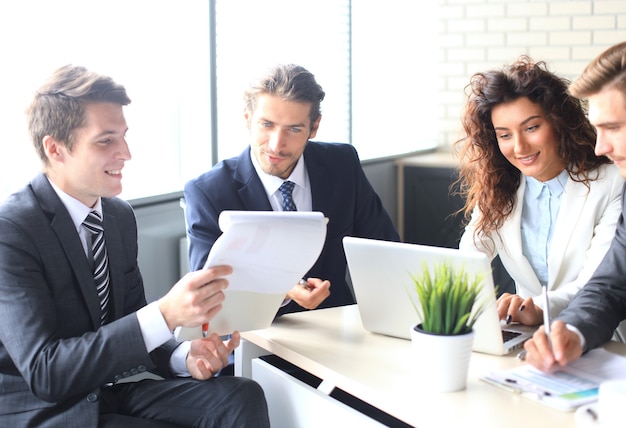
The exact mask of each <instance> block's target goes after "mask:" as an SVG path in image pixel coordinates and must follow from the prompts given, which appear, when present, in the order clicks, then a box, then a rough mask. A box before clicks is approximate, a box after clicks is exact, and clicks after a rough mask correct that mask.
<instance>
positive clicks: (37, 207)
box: [0, 66, 269, 428]
mask: <svg viewBox="0 0 626 428" xmlns="http://www.w3.org/2000/svg"><path fill="white" fill-rule="evenodd" d="M129 103H130V99H129V98H128V96H127V95H126V91H125V89H124V87H123V86H121V85H118V84H117V83H115V82H114V81H113V80H111V79H110V78H108V77H105V76H101V75H98V74H96V73H93V72H90V71H88V70H86V69H84V68H82V67H74V66H65V67H62V68H60V69H59V70H57V71H56V72H55V73H54V74H53V75H52V76H51V78H50V79H49V80H48V81H47V82H46V83H45V84H44V85H43V86H42V87H41V88H40V89H39V90H38V91H37V93H36V94H35V97H34V99H33V101H32V103H31V105H30V107H29V109H28V124H29V130H30V133H31V137H32V141H33V143H34V145H35V148H36V151H37V153H38V155H39V156H40V158H41V160H42V163H43V169H44V173H43V174H40V175H38V176H36V177H35V178H34V179H33V180H32V182H31V183H29V184H28V185H27V186H26V187H24V188H23V189H22V190H20V191H18V192H17V193H15V194H13V195H12V196H10V197H9V198H8V199H7V200H6V201H5V202H4V203H3V204H2V205H1V206H0V426H6V427H9V426H14V427H21V426H33V427H34V426H36V427H81V428H82V427H96V426H111V427H120V426H124V427H125V426H133V427H136V426H146V427H147V426H150V427H159V426H194V427H196V426H198V427H218V426H219V427H222V426H237V427H239V426H254V427H258V426H269V422H268V415H267V405H266V403H265V397H264V394H263V391H262V390H261V388H260V386H259V385H258V384H256V383H255V382H253V381H251V380H249V379H244V378H234V377H232V378H215V377H213V374H214V373H216V372H217V371H219V370H220V369H221V368H222V367H223V366H224V365H225V364H227V362H228V355H229V354H230V353H231V352H232V350H233V349H234V348H235V347H236V346H237V345H238V344H239V340H240V337H239V334H238V333H234V334H233V335H232V339H231V340H230V341H228V342H223V341H222V340H221V339H220V338H219V337H217V336H216V335H214V336H211V337H209V338H206V339H202V340H196V341H193V342H185V343H182V344H179V343H177V342H176V341H175V340H174V339H173V338H172V333H171V332H172V330H173V329H174V328H175V327H177V326H181V325H185V326H195V325H199V324H201V323H203V322H209V321H210V320H211V318H212V317H214V316H215V314H216V313H217V312H218V311H219V310H220V303H221V302H222V301H223V298H224V295H223V293H222V290H223V288H224V287H226V286H227V280H226V279H225V278H224V277H225V276H227V275H228V274H230V273H231V271H232V269H231V268H230V267H229V266H220V267H217V268H215V269H209V270H205V271H199V272H194V273H192V274H189V275H187V276H185V277H184V278H182V279H181V280H180V281H179V282H178V283H176V284H175V285H174V286H173V287H172V289H171V290H170V291H169V292H168V293H167V294H166V295H165V296H164V297H162V298H161V299H159V300H158V301H156V302H153V303H151V304H149V305H146V301H145V296H144V290H143V282H142V278H141V274H140V272H139V267H138V265H137V226H136V222H135V217H134V214H133V211H132V209H131V207H130V206H129V205H128V204H127V203H126V202H124V201H122V200H120V199H117V198H116V197H115V196H116V195H118V194H119V193H120V192H121V189H122V186H121V178H122V169H123V167H124V163H125V161H127V160H129V159H130V157H131V155H130V151H129V149H128V145H127V144H126V139H125V134H126V130H127V126H126V120H125V118H124V114H123V106H125V105H127V104H129ZM83 221H87V222H88V223H86V224H83ZM101 227H103V229H104V232H103V233H102V230H101ZM103 238H104V241H102V239H103ZM92 250H93V252H92ZM144 371H153V372H154V373H157V374H159V375H161V376H162V377H164V378H165V379H164V380H142V381H139V382H119V381H120V380H122V379H123V378H125V377H129V376H131V375H133V374H137V373H141V372H144Z"/></svg>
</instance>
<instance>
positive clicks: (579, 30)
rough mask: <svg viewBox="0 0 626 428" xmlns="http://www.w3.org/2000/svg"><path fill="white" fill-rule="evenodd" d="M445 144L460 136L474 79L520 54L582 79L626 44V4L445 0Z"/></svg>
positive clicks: (614, 0)
mask: <svg viewBox="0 0 626 428" xmlns="http://www.w3.org/2000/svg"><path fill="white" fill-rule="evenodd" d="M438 1H439V7H440V10H439V16H440V17H441V22H440V26H439V47H440V49H439V51H438V55H437V60H438V61H439V62H440V63H439V69H440V70H441V71H440V77H439V82H438V88H439V96H438V100H439V117H440V120H439V123H440V130H439V138H440V144H441V145H442V146H444V147H449V146H450V145H451V144H452V143H454V141H456V140H457V139H458V138H459V136H460V134H459V132H460V117H461V111H462V108H463V104H464V102H465V95H464V87H465V86H466V85H467V84H468V83H469V79H470V77H471V75H472V74H474V73H476V72H479V71H485V70H489V69H492V68H499V67H501V66H502V65H504V64H508V63H511V62H513V61H515V59H517V57H519V55H522V54H527V55H530V56H531V57H532V58H533V59H534V60H536V61H538V60H544V61H546V62H547V63H548V66H549V68H550V70H552V71H554V72H556V73H557V74H559V75H561V76H563V77H566V78H568V79H570V80H572V79H575V78H576V77H577V76H578V75H580V73H581V72H582V70H583V68H584V67H585V65H586V64H587V63H588V62H589V61H590V60H591V59H593V58H594V57H595V56H596V55H598V54H600V53H601V52H602V51H603V50H604V49H606V48H608V47H609V46H611V45H613V44H616V43H618V42H621V41H624V40H626V1H624V0H596V1H593V0H592V1H589V0H587V1H559V0H546V1H535V0H438Z"/></svg>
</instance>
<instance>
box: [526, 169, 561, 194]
mask: <svg viewBox="0 0 626 428" xmlns="http://www.w3.org/2000/svg"><path fill="white" fill-rule="evenodd" d="M568 177H569V172H567V170H566V169H564V170H563V171H561V173H560V174H559V175H557V176H556V177H554V178H553V179H551V180H548V181H544V182H542V181H539V180H537V179H535V178H533V177H528V176H527V177H526V188H527V191H528V192H529V194H530V196H532V197H533V198H538V197H539V195H540V194H541V189H543V187H544V185H545V186H546V187H548V190H549V191H550V195H552V196H556V197H559V196H561V193H563V190H564V189H565V184H566V183H567V179H568Z"/></svg>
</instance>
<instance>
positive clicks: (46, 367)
mask: <svg viewBox="0 0 626 428" xmlns="http://www.w3.org/2000/svg"><path fill="white" fill-rule="evenodd" d="M102 206H103V213H104V230H105V239H106V245H107V249H108V254H109V267H110V276H111V281H110V285H111V296H112V307H111V309H110V310H112V311H113V312H112V314H113V317H112V318H113V319H114V320H115V321H113V322H111V323H109V324H107V325H105V326H103V327H101V326H100V321H99V317H100V315H99V314H100V306H99V299H98V297H97V294H96V288H95V283H94V280H93V276H92V273H91V268H90V266H89V262H88V261H87V257H86V255H85V252H84V250H83V246H82V244H81V242H80V238H79V237H78V234H77V232H76V228H75V227H74V224H73V223H72V220H71V218H70V215H69V213H68V212H67V210H66V208H65V206H64V205H63V204H62V202H61V200H60V199H59V198H58V196H57V195H56V193H55V192H54V190H53V189H52V187H51V186H50V183H49V182H48V180H47V179H46V177H45V176H44V175H43V174H42V175H39V176H37V177H36V178H35V179H34V180H33V181H32V183H31V184H29V185H28V186H26V187H25V188H24V189H22V190H20V191H19V192H17V193H16V194H14V195H12V196H10V197H9V198H8V200H7V201H5V202H4V203H3V204H2V205H1V206H0V426H37V427H43V426H64V427H87V426H96V425H97V420H98V413H99V410H98V407H99V403H98V394H99V391H100V388H101V385H105V384H106V383H109V382H114V381H115V380H117V379H120V378H122V377H127V376H130V375H132V374H135V373H138V372H141V371H144V370H151V369H153V368H155V369H156V368H160V370H156V371H157V372H158V373H159V374H160V375H163V376H170V373H168V371H169V368H168V367H169V356H170V355H171V352H172V351H173V349H174V347H175V342H173V341H172V342H168V343H167V344H166V345H164V346H163V347H161V348H159V349H158V350H155V351H154V352H152V353H151V354H148V353H147V352H146V348H145V344H144V342H143V339H142V335H141V331H140V328H139V322H138V321H137V316H136V315H135V313H134V312H135V311H136V310H137V309H138V308H140V307H142V306H144V305H145V304H146V302H145V297H144V290H143V282H142V279H141V274H140V272H139V268H138V266H137V227H136V222H135V217H134V214H133V212H132V209H131V208H130V206H129V205H128V204H127V203H126V202H123V201H121V200H119V199H103V200H102Z"/></svg>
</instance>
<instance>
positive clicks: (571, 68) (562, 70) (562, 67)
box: [551, 58, 592, 81]
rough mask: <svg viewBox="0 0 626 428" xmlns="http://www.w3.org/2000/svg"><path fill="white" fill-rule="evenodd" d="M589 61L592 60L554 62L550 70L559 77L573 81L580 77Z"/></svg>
mask: <svg viewBox="0 0 626 428" xmlns="http://www.w3.org/2000/svg"><path fill="white" fill-rule="evenodd" d="M591 59H592V58H589V60H586V61H571V60H570V61H554V62H553V63H552V67H551V69H552V70H553V71H554V72H555V73H557V74H558V75H559V76H563V77H565V78H566V79H569V80H570V81H574V80H575V79H576V78H578V76H580V73H582V71H583V70H584V69H585V67H586V66H587V64H589V61H591Z"/></svg>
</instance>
